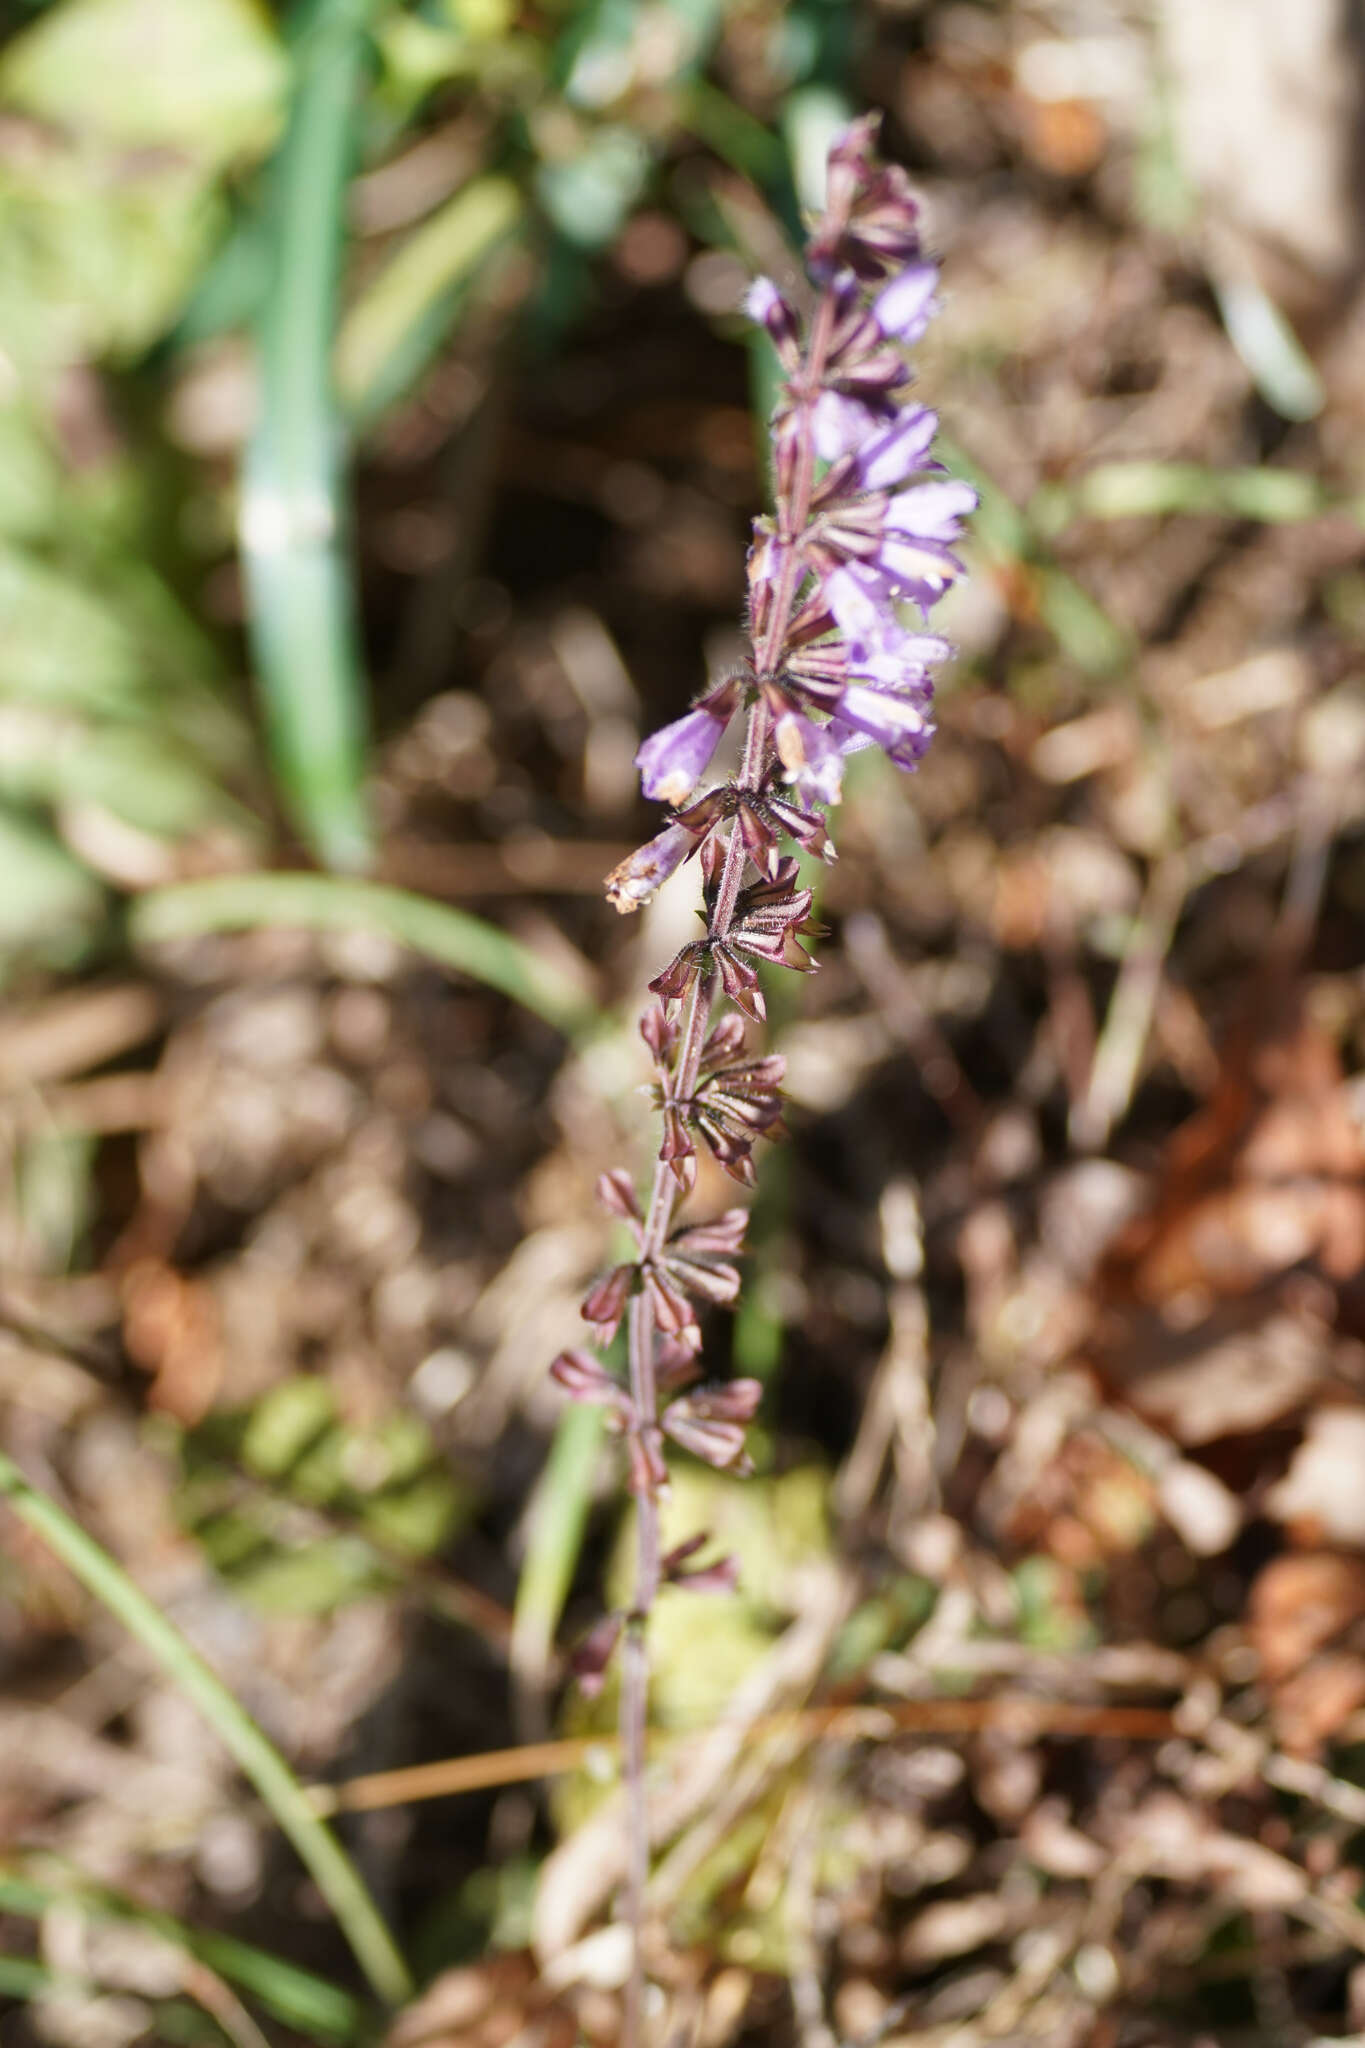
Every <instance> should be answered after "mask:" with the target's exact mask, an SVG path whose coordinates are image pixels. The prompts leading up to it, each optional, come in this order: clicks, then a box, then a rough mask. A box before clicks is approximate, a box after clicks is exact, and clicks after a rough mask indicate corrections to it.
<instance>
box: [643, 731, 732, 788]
mask: <svg viewBox="0 0 1365 2048" xmlns="http://www.w3.org/2000/svg"><path fill="white" fill-rule="evenodd" d="M727 722H728V721H727V720H725V719H723V718H716V717H715V716H713V714H712V713H711V712H709V711H704V710H697V711H688V712H686V713H685V714H684V716H683V717H681V718H678V719H675V720H674V721H673V723H672V725H666V726H664V727H663V728H662V729H661V730H660V731H659V732H656V733H653V734H651V736H650V738H649V739H647V740H646V741H645V743H644V745H643V746H642V747H641V748H640V751H639V752H638V753H637V754H636V756H635V765H636V767H637V768H638V769H639V771H640V787H641V788H642V789H643V791H644V793H645V795H646V796H648V797H653V798H655V799H656V800H657V801H658V802H660V803H665V804H683V803H686V801H687V799H688V797H689V796H690V795H691V794H692V791H693V790H694V789H695V788H696V786H697V783H698V782H699V781H700V780H701V777H702V776H703V775H704V774H705V773H706V769H707V766H708V764H709V762H710V759H711V756H712V755H713V754H714V753H715V751H716V748H717V747H718V746H719V744H720V737H721V734H722V733H723V732H724V730H725V727H726V724H727Z"/></svg>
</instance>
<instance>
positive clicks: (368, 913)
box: [129, 874, 597, 1037]
mask: <svg viewBox="0 0 1365 2048" xmlns="http://www.w3.org/2000/svg"><path fill="white" fill-rule="evenodd" d="M277 925H292V926H296V927H300V928H302V929H303V930H306V931H329V932H335V931H372V932H383V933H385V934H386V935H387V936H388V937H389V938H392V939H397V940H398V941H399V942H400V943H401V944H402V945H405V946H411V947H413V949H414V950H415V951H416V952H419V953H425V954H426V955H427V957H428V958H429V959H432V960H437V961H439V962H440V964H441V965H442V966H443V967H453V968H455V969H456V970H457V971H458V972H459V973H461V974H467V975H469V976H470V977H471V979H472V980H474V981H482V982H486V983H487V985H488V986H489V987H490V988H496V989H500V990H501V992H502V993H503V994H504V995H507V996H511V997H512V999H513V1001H514V1002H518V1003H520V1004H521V1005H522V1006H523V1008H525V1009H528V1010H533V1011H534V1012H535V1013H536V1015H537V1016H538V1017H544V1018H545V1019H546V1020H547V1022H549V1023H551V1024H553V1025H555V1026H556V1027H557V1029H559V1030H560V1031H563V1032H565V1033H567V1034H568V1035H569V1036H570V1037H576V1036H578V1035H580V1034H581V1033H583V1032H585V1031H586V1030H587V1029H588V1028H589V1027H590V1026H591V1025H592V1024H593V1023H595V1022H596V1017H597V1013H596V1011H595V1010H594V1008H593V1006H592V1004H591V1003H590V1002H589V1001H588V999H587V998H586V996H585V995H584V994H583V991H582V989H581V988H580V987H579V986H578V984H577V983H576V982H575V981H573V980H571V979H570V977H569V976H568V975H566V974H564V973H562V972H561V971H560V970H559V969H558V968H556V967H553V966H552V965H551V964H550V962H549V961H547V960H542V959H541V958H540V956H539V955H538V954H536V953H533V952H532V951H531V950H530V948H529V947H528V946H523V945H522V944H521V942H520V941H519V940H518V939H514V938H512V937H511V935H510V934H509V933H507V932H504V931H499V929H498V927H497V926H496V925H492V924H485V923H484V922H483V920H482V919H481V918H477V917H471V916H470V915H469V913H468V912H467V911H463V910H452V909H451V908H450V907H449V906H448V905H447V904H444V903H432V902H431V901H430V900H429V899H428V898H427V897H425V896H414V895H412V894H410V893H409V891H408V890H406V889H390V888H387V887H386V886H384V885H383V884H382V883H379V882H349V881H342V880H340V879H338V878H336V877H334V876H331V875H297V874H291V875H215V876H213V877H212V878H211V879H210V880H208V881H203V882H180V883H176V884H174V885H173V886H172V887H169V888H166V889H151V890H148V892H147V894H146V895H144V896H140V897H138V898H137V900H136V901H135V902H134V903H133V904H132V905H131V907H130V910H129V931H130V935H131V936H132V938H133V939H134V940H136V941H144V942H148V943H153V942H156V941H158V940H162V939H185V938H197V937H199V936H200V935H201V934H202V933H204V932H230V931H253V930H255V929H256V928H257V927H266V928H268V927H271V926H277Z"/></svg>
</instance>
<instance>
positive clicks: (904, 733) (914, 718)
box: [839, 683, 929, 749]
mask: <svg viewBox="0 0 1365 2048" xmlns="http://www.w3.org/2000/svg"><path fill="white" fill-rule="evenodd" d="M839 717H840V719H841V721H842V722H843V723H844V724H845V725H851V726H854V727H855V728H856V729H857V730H858V731H859V732H865V733H866V734H867V735H868V736H869V738H871V739H873V740H875V741H876V743H877V745H878V746H879V747H886V748H888V749H890V748H893V747H900V746H902V745H903V744H904V743H905V741H907V740H918V739H920V738H921V736H922V735H923V734H924V733H925V731H926V729H927V728H928V725H929V720H928V719H927V718H926V717H925V715H924V713H923V712H922V711H920V710H919V709H918V708H917V707H916V706H915V705H914V704H912V703H911V702H910V700H909V698H907V697H893V696H891V695H889V694H888V692H887V691H885V690H872V689H868V688H867V687H866V686H865V685H863V684H861V683H850V684H849V685H848V686H847V688H846V689H845V691H844V694H843V696H842V697H841V698H840V699H839Z"/></svg>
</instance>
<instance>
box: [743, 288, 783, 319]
mask: <svg viewBox="0 0 1365 2048" xmlns="http://www.w3.org/2000/svg"><path fill="white" fill-rule="evenodd" d="M783 303H784V301H783V298H782V294H781V292H780V291H779V290H778V289H777V286H776V285H775V284H774V283H773V281H772V279H771V278H770V277H756V278H755V279H754V281H753V283H752V284H751V285H750V286H749V289H748V291H747V292H746V293H745V294H744V310H745V312H746V313H747V314H748V316H749V318H750V319H751V320H756V321H757V322H758V324H759V326H760V327H766V326H767V324H768V322H769V321H770V320H771V319H773V318H774V317H775V316H777V315H780V313H781V310H782V306H783Z"/></svg>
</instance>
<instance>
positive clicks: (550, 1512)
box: [512, 1401, 606, 1683]
mask: <svg viewBox="0 0 1365 2048" xmlns="http://www.w3.org/2000/svg"><path fill="white" fill-rule="evenodd" d="M605 1422H606V1412H605V1410H604V1409H601V1408H595V1407H591V1406H589V1405H587V1404H584V1403H581V1402H577V1401H575V1402H571V1403H570V1405H569V1406H568V1407H567V1408H566V1409H565V1410H564V1413H563V1414H562V1415H561V1416H560V1418H559V1426H558V1428H557V1429H556V1430H555V1439H554V1442H553V1444H552V1445H551V1446H550V1455H549V1457H548V1458H547V1459H546V1461H545V1469H544V1471H543V1472H542V1473H541V1475H540V1478H539V1480H538V1481H537V1483H536V1492H535V1499H534V1501H533V1503H532V1506H531V1513H530V1518H529V1529H528V1535H527V1543H526V1556H525V1558H524V1559H523V1561H522V1567H521V1576H520V1577H519V1578H518V1580H517V1598H516V1606H515V1608H514V1610H513V1615H514V1620H513V1628H512V1662H513V1664H514V1666H515V1667H516V1669H517V1671H518V1673H519V1674H521V1676H522V1677H523V1678H524V1679H528V1680H530V1681H532V1682H536V1683H538V1682H539V1681H540V1679H541V1678H542V1677H543V1675H544V1673H545V1671H546V1669H547V1667H548V1664H549V1657H550V1651H551V1648H552V1647H553V1644H554V1639H555V1632H556V1630H557V1629H558V1627H559V1622H560V1617H561V1615H562V1614H563V1612H564V1603H565V1601H566V1600H567V1599H568V1597H569V1588H570V1586H571V1585H572V1584H573V1575H574V1572H575V1571H576V1570H577V1567H578V1558H579V1553H580V1551H581V1550H582V1548H583V1536H584V1532H585V1530H586V1528H587V1526H588V1507H589V1504H590V1502H591V1500H592V1485H593V1478H594V1475H595V1474H596V1471H597V1460H598V1454H599V1452H600V1450H601V1447H602V1442H603V1439H604V1436H605V1434H606V1431H605Z"/></svg>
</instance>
